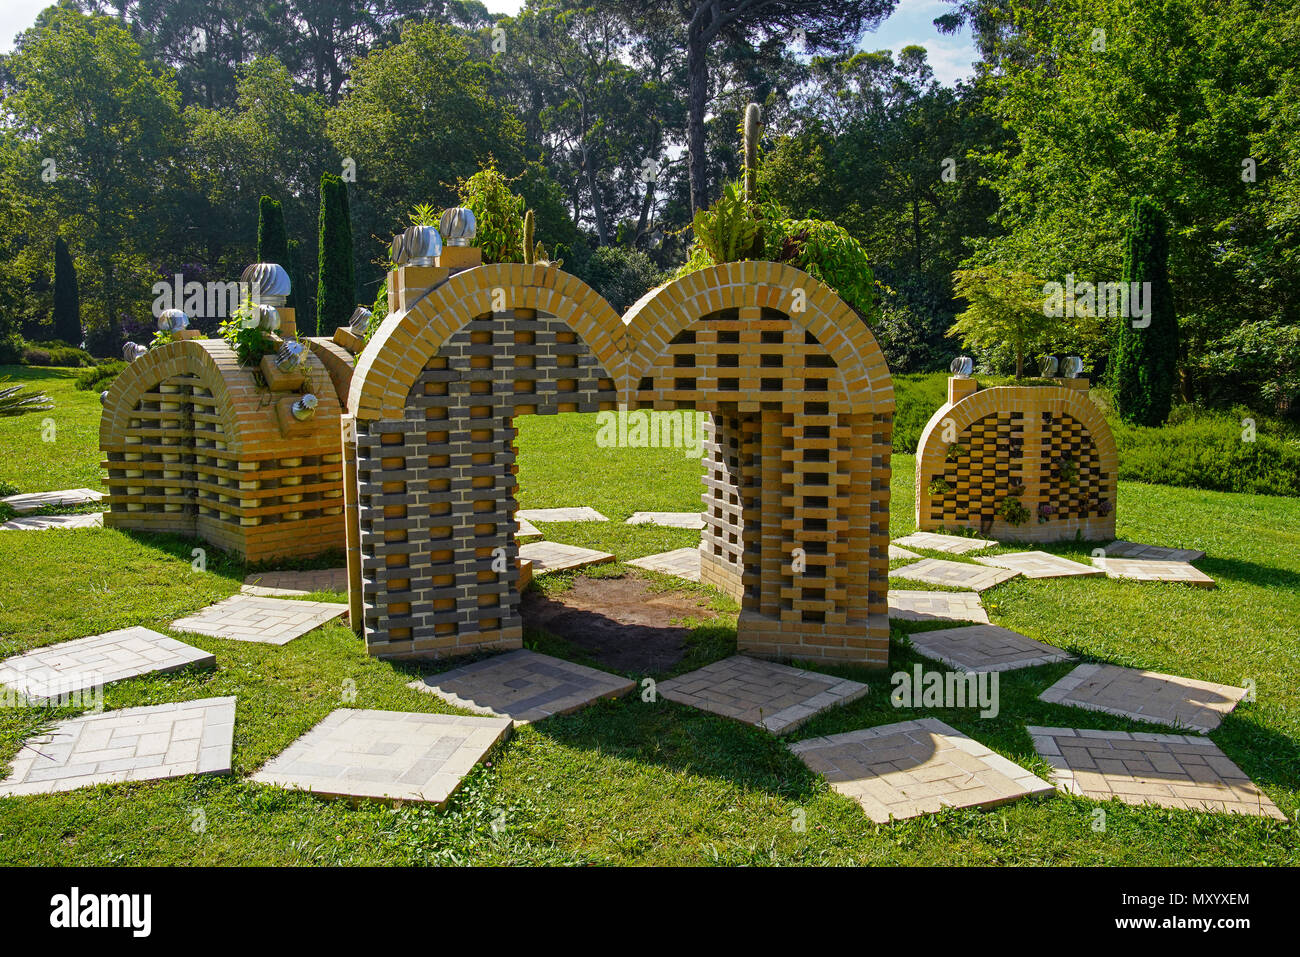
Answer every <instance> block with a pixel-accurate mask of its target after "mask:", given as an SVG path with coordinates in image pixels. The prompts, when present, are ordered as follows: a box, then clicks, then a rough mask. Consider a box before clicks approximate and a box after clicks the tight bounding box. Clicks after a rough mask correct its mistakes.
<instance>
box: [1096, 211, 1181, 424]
mask: <svg viewBox="0 0 1300 957" xmlns="http://www.w3.org/2000/svg"><path fill="white" fill-rule="evenodd" d="M1124 282H1126V283H1150V284H1151V291H1150V297H1149V298H1147V299H1146V304H1147V306H1148V308H1149V309H1150V315H1148V316H1147V317H1146V321H1147V323H1148V324H1147V325H1146V326H1145V327H1144V328H1140V329H1135V328H1133V320H1132V319H1119V320H1118V322H1117V325H1116V330H1117V331H1116V336H1115V349H1114V353H1113V354H1112V355H1111V360H1110V361H1111V366H1110V368H1111V375H1112V377H1113V379H1112V383H1113V385H1114V388H1115V404H1116V406H1117V407H1118V409H1119V414H1120V417H1121V418H1122V419H1123V420H1124V421H1125V422H1132V423H1133V424H1134V425H1151V426H1154V425H1161V424H1163V423H1164V421H1165V420H1166V419H1167V418H1169V409H1170V406H1171V404H1172V403H1173V396H1174V380H1175V379H1176V377H1177V375H1178V319H1177V317H1176V316H1175V315H1174V303H1173V293H1172V291H1171V289H1170V286H1169V238H1168V235H1167V232H1166V225H1165V216H1164V214H1163V213H1162V212H1161V211H1160V209H1159V208H1158V207H1157V206H1156V205H1155V204H1154V203H1152V202H1151V201H1150V200H1149V199H1144V198H1140V197H1135V198H1134V199H1133V202H1132V207H1131V212H1130V220H1129V233H1128V242H1127V246H1126V248H1125V250H1124ZM1144 298H1145V297H1144Z"/></svg>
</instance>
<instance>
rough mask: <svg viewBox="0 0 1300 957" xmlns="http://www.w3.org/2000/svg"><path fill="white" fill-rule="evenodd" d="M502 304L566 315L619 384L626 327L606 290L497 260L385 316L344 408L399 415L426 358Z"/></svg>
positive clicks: (367, 415) (362, 414) (365, 415)
mask: <svg viewBox="0 0 1300 957" xmlns="http://www.w3.org/2000/svg"><path fill="white" fill-rule="evenodd" d="M498 291H500V294H499V295H498ZM494 300H495V302H494ZM499 309H535V310H537V311H538V312H539V313H545V314H549V315H552V316H555V317H556V318H558V319H560V320H562V321H564V322H565V323H567V324H568V326H569V328H570V329H572V330H573V331H574V332H575V333H577V335H578V336H580V337H581V339H582V341H583V342H585V343H586V345H587V347H588V348H590V349H591V352H592V354H593V355H594V356H595V357H596V358H597V359H598V360H599V362H600V363H601V365H602V367H603V368H604V370H605V372H606V373H607V374H608V375H609V376H610V377H611V378H612V379H613V380H614V382H615V385H616V387H617V388H618V391H619V392H620V393H622V392H623V391H624V389H623V385H624V380H625V377H626V371H625V370H626V360H627V355H626V353H627V334H626V331H625V328H624V325H623V323H622V322H621V321H620V320H619V317H618V313H617V312H615V311H614V309H613V307H612V306H610V304H609V303H608V302H606V301H605V299H604V297H602V296H601V295H600V293H598V292H596V291H595V290H594V289H592V288H591V287H590V286H588V285H587V284H586V283H585V282H583V281H582V280H581V279H579V278H578V277H577V276H571V275H569V274H568V273H566V272H563V271H561V270H559V269H555V268H553V267H550V266H538V265H527V264H523V263H496V264H492V265H487V266H479V267H476V268H473V269H466V270H464V271H462V272H458V273H456V274H455V275H453V276H452V277H451V278H449V279H447V280H446V281H445V282H443V283H441V284H439V285H437V286H434V287H433V288H432V289H430V290H429V291H428V292H427V293H425V294H424V295H423V296H421V297H420V299H419V300H418V301H417V302H416V303H415V304H414V305H412V306H411V308H410V309H408V310H407V311H406V312H405V313H404V314H402V315H394V316H391V317H389V318H388V319H387V320H385V321H384V323H383V325H381V326H380V328H379V329H378V331H376V332H375V335H374V337H373V338H372V339H371V340H370V343H369V344H368V345H367V346H366V349H365V351H364V352H363V353H362V354H361V355H360V356H358V358H357V364H356V372H355V374H354V375H353V377H352V385H351V388H350V390H349V394H348V409H349V411H350V412H351V413H352V414H353V415H355V416H356V417H357V418H360V419H372V420H373V419H384V418H400V417H401V415H402V409H403V407H404V406H405V405H406V399H407V395H408V394H409V393H410V390H411V387H412V386H413V385H414V383H415V380H416V379H417V378H418V377H419V375H420V372H421V370H422V369H423V368H424V366H425V363H427V362H428V361H429V359H431V358H432V357H433V356H434V355H436V354H437V352H438V350H439V348H441V347H442V345H443V344H444V343H445V342H446V341H447V340H448V339H450V338H451V337H452V336H453V335H455V334H456V332H457V331H459V330H460V329H461V327H462V326H464V325H465V324H466V323H468V322H469V321H470V320H472V319H474V318H475V317H476V316H481V315H483V314H484V313H488V312H493V311H498V310H499Z"/></svg>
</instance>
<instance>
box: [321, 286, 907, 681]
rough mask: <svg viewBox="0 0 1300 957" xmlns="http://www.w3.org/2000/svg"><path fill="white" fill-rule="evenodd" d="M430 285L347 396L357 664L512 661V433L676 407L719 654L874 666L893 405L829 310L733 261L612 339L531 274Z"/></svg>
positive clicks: (855, 322) (515, 622)
mask: <svg viewBox="0 0 1300 957" xmlns="http://www.w3.org/2000/svg"><path fill="white" fill-rule="evenodd" d="M435 282H436V284H434V285H432V286H431V287H430V288H428V289H427V290H425V291H422V292H420V293H419V294H418V295H416V296H414V298H412V299H411V300H410V303H409V307H408V308H405V309H404V310H403V309H400V308H399V310H398V311H395V312H394V313H392V314H390V315H389V317H388V318H387V319H386V320H385V321H384V322H383V324H382V325H381V327H380V329H379V330H378V331H377V332H376V333H375V335H374V337H373V339H372V341H371V343H370V344H369V346H368V347H367V348H366V349H365V351H364V352H363V353H362V355H361V356H360V358H359V359H358V361H357V367H356V373H355V375H354V377H353V380H352V383H351V388H350V390H349V395H348V406H349V413H350V415H349V416H348V417H347V419H346V420H345V422H344V434H345V436H347V437H348V438H347V439H346V440H345V443H344V447H345V452H346V453H347V454H348V455H349V456H352V457H354V459H355V461H354V462H349V481H348V482H346V483H345V488H346V490H347V492H348V495H349V496H350V497H351V496H352V495H353V494H354V492H355V500H350V501H349V505H348V511H349V518H348V556H349V575H350V580H351V588H350V591H351V595H350V598H351V602H352V608H353V622H354V624H360V625H362V626H363V627H362V630H363V633H364V635H365V638H366V643H367V647H368V649H369V650H370V651H371V653H374V654H379V655H384V656H397V657H405V656H410V657H416V656H438V655H454V654H461V653H465V652H467V651H473V650H478V649H482V648H518V647H520V645H521V643H522V625H521V622H520V619H519V614H518V602H519V594H518V590H517V578H516V572H515V567H516V566H515V562H516V556H517V546H516V544H515V541H514V529H513V512H514V505H515V502H514V494H515V483H514V473H515V464H514V447H513V439H514V435H515V432H514V429H513V426H512V420H513V416H514V415H516V414H521V413H527V412H540V413H546V412H560V411H592V412H594V411H602V410H613V409H616V408H628V409H651V410H655V409H658V410H665V409H669V410H675V409H682V408H689V409H696V410H698V411H701V412H704V413H705V414H706V416H707V428H708V442H707V446H706V448H707V454H708V456H709V459H708V462H707V470H706V478H705V486H706V491H705V495H704V500H705V506H706V508H705V512H706V528H705V532H704V535H703V541H702V545H701V566H702V574H703V576H704V578H705V580H706V581H709V582H712V583H713V584H716V585H718V586H719V587H721V588H724V589H725V590H727V591H728V592H729V593H731V594H732V595H734V596H735V597H736V598H737V599H738V600H739V601H740V602H741V605H742V612H741V616H740V623H739V628H738V641H739V645H740V648H741V649H742V650H747V651H750V652H753V653H755V654H763V655H769V656H774V657H794V658H823V659H826V658H830V659H840V660H851V661H856V662H859V663H864V664H869V665H874V666H881V667H883V666H885V665H886V664H887V662H888V640H889V627H888V617H887V609H886V588H887V581H888V525H889V448H890V433H891V429H892V420H893V390H892V385H891V382H890V378H889V372H888V369H887V368H886V365H885V362H884V360H883V357H882V356H881V354H880V351H879V349H878V348H877V346H876V343H875V340H874V338H873V337H872V336H871V333H870V332H869V331H868V330H867V328H866V326H865V325H864V324H863V323H862V321H861V320H860V319H859V318H858V316H857V315H856V314H855V313H854V312H853V311H852V310H851V309H849V308H848V307H847V306H846V305H845V304H844V303H843V302H841V301H840V300H839V299H838V298H837V297H836V296H835V295H834V293H833V292H831V291H830V290H829V289H828V288H826V287H825V286H824V285H823V284H821V283H820V282H818V281H817V280H815V279H813V278H812V277H810V276H808V275H806V274H805V273H802V272H800V271H798V270H795V269H792V268H791V267H788V266H783V265H779V264H775V263H756V262H746V263H733V264H728V265H725V266H720V267H715V268H712V269H707V270H702V271H700V272H697V273H693V274H691V275H689V276H686V277H684V278H682V279H679V280H677V281H675V282H671V283H668V284H666V285H664V286H661V287H659V288H658V289H656V290H653V291H652V292H651V293H649V294H648V295H647V296H646V297H644V298H643V299H642V300H641V301H640V302H638V303H637V304H636V305H635V306H634V307H633V308H632V309H631V310H629V312H628V314H627V316H626V317H625V318H624V319H622V320H620V319H619V317H618V315H617V314H616V313H615V312H614V310H613V309H612V308H610V306H609V305H608V303H606V302H605V301H604V299H602V298H601V297H600V296H599V294H597V293H596V292H595V291H593V290H592V289H590V288H589V287H587V286H586V285H585V284H584V283H582V282H581V281H580V280H578V279H577V278H576V277H573V276H570V275H568V274H566V273H563V272H561V271H559V270H557V269H554V268H550V267H545V266H535V265H495V266H480V267H476V268H470V269H465V270H463V271H460V272H456V273H453V274H452V275H451V276H450V278H441V277H440V278H438V279H437V280H435ZM405 296H406V294H405V292H401V294H400V295H394V292H393V291H392V290H391V289H390V302H399V303H401V302H403V301H405ZM354 469H355V476H356V482H355V485H354V484H353V482H352V481H351V475H352V471H353V470H354Z"/></svg>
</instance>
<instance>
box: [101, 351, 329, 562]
mask: <svg viewBox="0 0 1300 957" xmlns="http://www.w3.org/2000/svg"><path fill="white" fill-rule="evenodd" d="M336 358H337V359H338V360H339V361H340V362H341V361H343V357H341V356H339V357H336ZM337 375H338V371H337V370H336V371H335V373H334V374H333V375H332V374H331V372H330V370H328V369H327V368H326V366H325V365H323V364H322V362H321V360H320V359H319V358H317V356H316V353H315V346H314V345H313V349H311V350H309V351H308V353H307V354H306V355H305V357H304V361H303V365H302V368H301V376H295V377H293V378H292V379H291V380H290V384H291V385H292V386H293V388H292V390H291V391H284V392H273V391H271V390H270V389H269V388H268V387H267V386H266V385H259V384H258V382H257V381H256V379H255V377H254V371H253V370H252V369H249V368H246V367H242V366H240V365H239V361H238V359H237V358H236V355H235V352H234V350H233V349H231V347H230V346H229V345H228V344H227V343H226V342H225V341H224V340H222V339H197V338H191V339H183V340H179V341H175V342H171V343H168V344H166V345H163V346H159V347H158V348H155V349H151V350H150V351H149V352H148V353H147V354H146V355H144V356H142V357H141V358H139V359H137V360H135V361H134V362H132V363H130V364H129V365H128V366H127V367H126V369H125V370H123V372H122V373H121V375H119V376H118V377H117V380H116V381H115V382H114V383H113V385H112V387H111V388H110V389H109V390H108V395H107V397H106V398H105V401H104V412H103V418H102V419H101V422H100V429H99V447H100V450H101V451H102V452H103V453H104V456H105V461H104V467H105V469H107V474H108V478H107V486H108V494H107V496H106V499H105V503H106V505H107V510H106V512H105V514H104V524H105V525H106V526H109V527H113V528H121V529H130V530H135V531H147V532H171V533H175V534H179V535H187V536H193V537H197V538H199V539H201V540H203V541H205V542H209V543H211V544H213V545H215V546H217V547H219V548H223V549H227V550H229V551H232V552H235V553H237V554H239V555H241V556H243V557H244V558H245V559H247V560H248V561H263V560H266V559H271V558H283V557H289V556H306V555H314V554H318V553H320V552H324V551H328V550H331V549H340V548H342V547H343V541H344V528H343V481H342V480H343V465H342V454H341V449H340V447H339V434H340V433H339V416H340V413H341V411H342V409H341V407H340V404H339V398H338V395H337V392H336V388H335V385H334V381H335V378H336V376H337ZM307 391H310V392H312V393H313V394H314V395H315V396H316V397H317V401H318V404H317V407H316V412H315V415H314V416H313V417H312V418H311V419H308V420H307V421H305V422H300V421H297V420H296V419H294V418H293V417H292V415H290V414H288V405H290V404H292V402H293V401H294V400H295V399H296V398H297V397H298V396H299V395H301V394H303V393H304V392H307Z"/></svg>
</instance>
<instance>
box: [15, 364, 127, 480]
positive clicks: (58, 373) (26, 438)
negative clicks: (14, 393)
mask: <svg viewBox="0 0 1300 957" xmlns="http://www.w3.org/2000/svg"><path fill="white" fill-rule="evenodd" d="M77 371H78V370H76V369H59V368H46V367H41V366H0V382H4V381H5V380H6V379H7V380H9V381H10V382H11V383H12V384H15V385H17V384H19V383H22V384H23V385H26V386H29V387H30V388H34V389H39V390H40V391H42V392H44V393H45V394H46V395H48V396H49V397H50V398H51V399H53V400H54V408H52V409H50V410H49V411H48V412H37V413H35V414H32V415H20V416H16V417H14V418H0V450H3V451H4V457H3V460H0V486H3V485H5V484H6V483H7V484H10V485H13V486H15V487H16V488H17V489H18V491H20V492H44V491H49V490H52V489H64V488H92V489H98V490H100V491H103V490H104V483H103V480H102V475H101V470H100V467H99V462H100V456H99V393H98V392H85V391H82V390H80V389H77V388H76V387H75V385H74V383H75V382H76V380H77ZM51 423H52V427H51Z"/></svg>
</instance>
